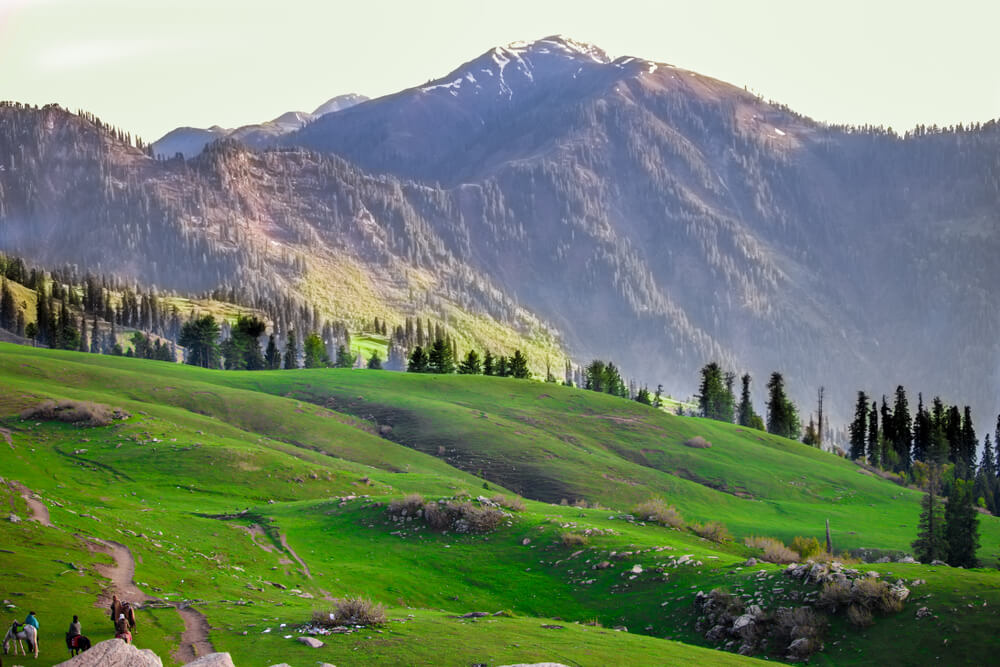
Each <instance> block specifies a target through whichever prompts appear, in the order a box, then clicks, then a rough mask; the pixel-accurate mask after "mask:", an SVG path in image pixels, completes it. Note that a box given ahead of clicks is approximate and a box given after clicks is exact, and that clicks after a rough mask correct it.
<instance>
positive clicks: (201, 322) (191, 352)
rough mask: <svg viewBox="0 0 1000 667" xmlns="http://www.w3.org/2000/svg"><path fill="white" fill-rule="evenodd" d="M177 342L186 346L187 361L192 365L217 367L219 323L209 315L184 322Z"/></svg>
mask: <svg viewBox="0 0 1000 667" xmlns="http://www.w3.org/2000/svg"><path fill="white" fill-rule="evenodd" d="M177 342H178V343H179V344H180V345H183V346H184V347H186V348H187V351H188V354H187V362H188V363H189V364H191V365H192V366H201V367H202V368H218V367H219V356H220V355H219V323H218V322H216V321H215V318H214V317H212V316H211V315H202V316H201V317H198V318H195V319H193V320H191V321H190V322H187V323H185V324H184V326H182V327H181V334H180V336H179V337H178V338H177Z"/></svg>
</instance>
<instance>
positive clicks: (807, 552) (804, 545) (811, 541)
mask: <svg viewBox="0 0 1000 667" xmlns="http://www.w3.org/2000/svg"><path fill="white" fill-rule="evenodd" d="M790 546H791V549H792V551H797V552H798V554H799V556H801V557H802V560H806V559H808V558H812V557H814V556H816V555H818V554H821V553H823V547H822V545H820V543H819V540H817V539H816V538H815V537H796V538H795V539H793V540H792V544H791V545H790Z"/></svg>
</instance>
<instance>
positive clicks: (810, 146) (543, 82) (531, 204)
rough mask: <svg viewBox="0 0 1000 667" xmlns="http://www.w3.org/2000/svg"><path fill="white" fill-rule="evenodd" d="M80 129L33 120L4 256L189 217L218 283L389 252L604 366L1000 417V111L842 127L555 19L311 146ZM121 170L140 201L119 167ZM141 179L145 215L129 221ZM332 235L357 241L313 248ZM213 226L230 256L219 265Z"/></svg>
mask: <svg viewBox="0 0 1000 667" xmlns="http://www.w3.org/2000/svg"><path fill="white" fill-rule="evenodd" d="M32 122H35V123H36V124H37V125H40V126H44V123H49V122H51V121H49V120H44V121H43V120H38V121H32ZM66 131H67V132H68V130H66ZM66 139H67V135H65V134H59V133H58V132H55V133H53V132H48V133H46V131H42V130H38V131H35V132H34V133H31V134H29V135H28V136H21V137H18V136H13V135H9V134H8V136H7V141H8V142H14V143H13V145H14V146H16V148H17V151H21V152H24V151H28V152H29V153H30V152H32V151H35V150H36V146H40V145H46V146H48V147H49V148H48V149H46V150H47V153H46V155H47V158H46V159H47V162H46V165H45V168H44V169H43V170H41V171H38V172H35V174H34V175H32V176H26V175H24V173H23V172H18V174H19V175H18V176H17V177H15V178H17V179H20V180H18V182H17V183H16V184H15V183H12V182H11V181H10V179H11V178H12V172H11V171H8V172H7V173H6V174H4V175H0V187H5V188H7V190H8V192H11V193H22V192H28V193H32V195H31V196H34V197H35V198H36V202H35V203H36V206H34V208H31V209H30V210H28V209H24V208H18V207H12V206H10V205H9V204H8V205H7V209H8V210H7V211H6V214H5V217H4V218H3V219H4V220H5V231H4V232H3V233H4V234H5V236H4V237H0V240H2V242H3V243H4V244H5V245H0V247H8V248H9V247H12V246H11V244H12V243H13V244H14V247H16V248H18V249H21V250H22V252H24V254H28V255H29V256H30V255H31V254H35V255H38V254H43V255H44V254H48V255H54V254H57V253H62V256H60V258H59V259H60V260H63V261H85V260H86V261H89V262H101V261H103V262H105V264H104V265H105V266H107V264H106V262H107V258H106V257H101V256H100V255H101V253H100V252H99V250H98V249H93V250H89V249H88V248H87V246H82V245H80V244H76V245H74V246H73V247H66V248H63V249H60V250H58V251H57V250H53V249H51V248H49V247H48V246H46V245H45V243H44V242H45V239H47V238H49V237H48V236H47V234H52V233H56V232H55V230H56V229H57V228H58V229H59V230H60V231H59V233H61V234H62V233H65V231H64V230H63V229H62V228H61V227H59V226H58V225H63V224H66V223H65V222H64V221H65V220H66V219H67V218H68V219H77V223H78V224H79V225H80V228H82V229H85V230H88V231H87V233H93V234H96V233H97V231H96V230H97V229H98V228H100V226H101V225H105V224H108V221H107V220H105V218H115V217H116V216H117V218H118V221H117V222H115V223H113V224H117V225H119V227H120V228H122V227H124V228H129V229H133V230H134V231H133V232H131V233H138V234H139V235H140V236H141V235H142V233H143V229H144V226H145V227H156V226H159V225H162V224H164V223H163V222H162V221H163V220H164V219H165V218H166V217H169V216H171V215H173V216H175V217H178V218H180V219H183V220H184V221H185V222H184V224H183V225H180V227H178V229H179V228H183V229H184V230H185V231H184V232H183V234H179V236H178V237H177V239H176V241H174V243H176V247H177V249H178V251H179V252H180V257H187V258H188V259H187V260H186V261H187V264H182V265H183V266H185V267H191V271H194V273H195V274H199V275H200V274H203V273H205V272H208V273H210V274H211V277H210V279H209V282H211V281H229V282H239V281H245V282H249V283H254V282H260V276H261V275H262V271H263V270H264V265H263V264H262V263H261V260H260V256H261V253H264V254H268V255H269V256H271V257H272V258H275V257H277V258H278V259H280V260H281V261H280V262H278V265H280V267H281V269H280V270H279V271H272V272H270V273H268V280H272V276H277V277H280V276H284V275H292V274H297V275H298V276H299V279H290V280H289V281H288V284H289V286H290V288H294V289H300V288H302V287H303V286H304V285H312V284H315V280H314V279H315V278H316V277H318V276H319V277H321V276H323V275H328V271H327V270H328V269H329V268H330V267H332V266H333V265H334V264H335V263H336V262H338V261H340V260H339V259H336V258H339V257H345V256H347V257H352V258H355V257H359V256H363V257H365V258H367V259H366V260H365V262H367V263H363V264H364V266H366V267H370V266H378V267H381V268H380V269H379V271H383V272H385V271H388V272H389V273H392V274H393V275H397V276H399V275H404V274H405V275H407V276H409V278H408V279H407V280H408V281H409V283H408V284H413V283H414V281H416V282H420V281H419V280H416V278H414V276H415V275H418V274H419V275H421V276H425V275H426V276H434V277H435V279H437V280H439V281H442V282H443V283H444V284H447V285H448V287H447V288H446V290H445V291H446V292H447V291H448V290H451V291H452V292H453V293H454V294H457V295H459V296H458V297H457V298H459V300H466V299H467V300H471V301H474V302H476V303H481V302H482V301H483V300H484V299H485V300H486V301H491V302H495V301H497V300H498V299H499V300H501V301H502V300H503V299H508V300H509V302H510V303H516V304H518V306H519V307H520V306H524V307H526V308H528V309H530V310H531V311H533V312H536V313H538V314H539V315H540V316H541V317H543V318H545V319H546V320H548V321H550V322H553V323H554V325H555V326H556V327H557V328H558V329H559V330H560V331H561V332H562V334H563V336H564V337H565V340H566V342H567V343H568V345H569V347H570V349H571V350H572V352H573V353H574V354H575V356H576V357H577V358H578V359H579V360H586V359H588V358H590V357H592V356H601V357H605V358H608V357H610V358H613V359H615V360H616V361H618V362H620V364H621V366H622V367H623V368H624V370H625V371H626V373H628V374H630V375H633V376H636V377H637V378H638V379H639V380H640V381H643V382H650V383H654V384H655V383H656V382H664V383H665V384H666V385H667V386H668V389H671V390H673V391H674V392H676V393H686V392H688V391H691V390H693V389H694V384H695V383H694V380H695V374H696V371H697V368H698V367H699V366H700V365H702V364H703V363H704V362H705V361H707V360H709V359H712V358H715V359H719V360H721V361H722V362H723V363H724V364H726V365H727V366H730V367H732V368H733V369H734V370H738V371H743V370H748V371H750V372H751V373H752V374H753V375H754V377H755V378H756V380H757V383H756V386H757V389H758V391H759V392H762V390H763V384H764V380H765V377H766V374H768V373H769V372H770V371H772V370H781V371H783V372H784V373H785V376H786V378H787V380H788V381H789V384H790V388H791V391H792V393H793V395H794V397H795V398H796V399H797V400H799V401H800V402H801V403H802V404H803V405H802V408H803V412H805V413H808V411H809V410H810V409H811V407H812V402H813V399H814V396H815V391H816V388H817V386H818V385H820V384H823V385H826V386H827V387H828V391H827V409H828V412H830V413H832V414H833V415H835V416H840V417H844V416H846V415H847V413H848V412H849V411H850V410H851V405H852V398H853V397H852V394H853V392H854V391H855V390H856V389H858V388H860V387H865V388H867V389H869V390H870V391H872V392H875V393H880V392H883V391H884V392H887V393H888V392H891V391H892V390H893V389H894V387H895V385H896V384H897V383H903V384H905V385H906V386H907V388H908V389H910V391H911V392H916V391H925V392H928V393H940V394H942V395H943V396H944V397H945V398H946V400H949V401H951V402H956V403H970V404H971V405H972V406H973V409H974V411H975V413H976V414H977V415H984V416H985V415H992V414H995V412H996V407H997V406H996V402H997V398H998V388H1000V374H998V370H997V369H998V367H1000V364H998V360H1000V343H998V342H997V339H996V337H993V336H989V335H984V334H985V332H990V331H996V330H997V328H998V327H1000V321H998V317H1000V316H998V314H997V313H998V312H1000V309H998V308H997V305H998V304H997V296H996V294H997V293H996V290H995V289H994V288H993V286H994V285H995V284H996V282H997V278H998V275H997V272H998V270H1000V269H998V265H997V263H996V262H995V261H993V258H994V257H996V256H997V253H998V251H1000V235H998V218H997V215H998V214H997V210H998V209H997V204H998V200H1000V196H998V193H1000V158H998V156H1000V126H998V125H997V124H996V123H995V122H990V123H986V124H981V125H979V124H977V125H975V126H971V127H961V128H952V129H949V130H941V129H938V128H918V129H917V130H916V131H914V132H912V133H909V134H907V135H906V136H905V137H902V136H898V135H896V134H894V133H891V132H888V131H885V130H882V129H879V128H844V127H833V126H826V125H822V124H819V123H816V122H813V121H811V120H809V119H808V118H804V117H802V116H800V115H798V114H795V113H794V112H792V111H791V110H789V109H787V108H785V107H782V106H781V105H777V104H772V103H768V102H765V101H763V100H761V99H759V98H758V97H756V96H754V95H752V94H750V93H748V92H746V91H745V90H743V89H740V88H736V87H734V86H731V85H729V84H726V83H723V82H720V81H717V80H714V79H711V78H709V77H705V76H702V75H699V74H697V73H694V72H689V71H685V70H683V69H680V68H676V67H673V66H670V65H667V64H663V63H656V62H651V61H648V60H643V59H638V58H631V57H622V58H611V57H610V56H608V55H606V54H605V53H603V52H602V51H601V50H600V49H598V48H596V47H592V46H589V45H584V44H580V43H577V42H574V41H572V40H569V39H566V38H562V37H551V38H546V39H542V40H539V41H537V42H533V43H529V44H513V45H511V46H509V47H506V48H497V49H492V50H490V51H488V52H486V53H484V54H483V55H481V56H480V57H478V58H476V59H473V60H471V61H470V62H468V63H466V64H464V65H462V66H461V67H459V68H457V69H456V70H455V71H453V72H451V73H450V74H448V75H447V76H445V77H442V78H441V79H438V80H435V81H431V82H429V83H427V84H424V85H422V86H418V87H415V88H411V89H408V90H404V91H401V92H399V93H396V94H394V95H389V96H386V97H383V98H379V99H376V100H372V101H369V102H366V103H364V104H360V105H355V106H352V107H350V108H347V109H343V110H340V111H336V112H333V113H329V114H326V115H324V116H322V117H321V118H319V119H317V120H314V121H312V122H310V123H308V124H306V125H305V126H304V127H302V128H301V129H300V130H298V131H295V132H291V133H287V134H282V135H281V136H280V137H278V138H277V139H276V140H275V141H276V142H277V143H280V144H282V146H284V148H283V149H278V150H267V151H263V152H251V151H248V150H246V149H243V148H240V147H239V146H237V145H227V146H220V147H217V148H216V149H215V150H213V151H209V152H208V153H206V154H205V155H202V156H199V158H197V159H195V160H189V161H188V162H186V163H185V162H180V161H176V162H170V163H164V164H159V165H156V164H155V163H153V162H152V161H148V160H145V159H143V158H142V156H139V155H135V156H126V155H125V154H122V155H123V156H124V157H122V156H119V157H115V158H114V159H111V158H109V157H107V155H105V154H103V153H102V154H101V155H103V157H98V156H96V155H95V156H93V159H91V160H90V163H91V166H92V167H97V169H96V173H95V172H94V171H92V170H91V171H88V170H87V169H85V168H84V167H83V165H82V164H81V163H80V161H79V160H77V159H76V157H77V151H75V150H69V149H67V148H66V147H65V144H64V143H61V142H65V141H66ZM60 146H61V147H62V148H59V149H58V150H57V149H56V147H60ZM303 148H304V149H307V150H308V151H311V152H307V151H304V150H303ZM15 152H16V151H15ZM317 152H318V153H324V154H327V156H328V157H320V156H319V155H317V154H316V153H317ZM115 155H117V154H115ZM119 158H120V159H119ZM12 159H13V158H12ZM345 160H347V161H345ZM133 163H134V164H133ZM71 165H73V166H71ZM97 165H101V166H99V167H98V166H97ZM115 165H117V166H115ZM354 165H358V166H360V169H359V168H358V167H356V166H354ZM116 168H117V169H119V173H118V175H117V176H116V179H117V180H119V181H121V182H122V183H126V184H128V185H127V186H126V187H125V189H126V191H127V192H128V193H129V194H126V195H121V194H119V193H117V192H116V191H115V190H114V189H113V188H112V189H110V190H109V188H108V187H107V186H106V185H100V183H101V180H102V178H103V176H102V175H101V174H102V173H105V172H102V170H105V171H108V172H111V173H114V172H115V169H116ZM55 173H58V174H60V175H64V176H69V175H71V176H72V178H71V180H70V181H69V182H70V183H76V184H78V185H80V188H82V190H81V189H80V188H77V187H70V188H65V187H63V186H60V188H59V190H60V192H53V193H52V197H51V198H41V197H39V193H40V192H41V191H43V190H44V189H45V187H47V186H45V185H44V184H43V185H39V184H38V179H42V181H43V182H44V180H45V178H47V176H43V174H49V175H51V174H55ZM376 174H377V175H376ZM84 184H89V185H87V186H86V187H84ZM70 192H86V195H82V194H81V195H80V196H81V197H82V198H83V199H84V200H85V201H86V202H87V207H81V208H77V209H73V208H69V209H67V208H66V207H67V206H68V205H69V204H70V201H69V200H68V198H69V197H71V195H70ZM139 192H141V193H143V194H141V195H140V194H138V193H139ZM95 193H103V194H101V195H99V196H97V197H96V200H97V201H94V199H95ZM154 193H155V194H154ZM12 196H13V200H14V201H16V200H17V199H18V198H19V197H21V196H22V195H21V194H13V195H12ZM123 196H124V198H125V199H129V198H130V197H133V198H135V201H132V202H131V205H134V206H137V207H138V214H137V217H136V216H132V215H131V214H130V215H128V216H124V215H122V214H119V213H115V212H114V211H116V210H118V209H120V208H121V206H122V199H123ZM81 210H93V211H96V216H97V217H96V218H95V217H94V214H88V216H83V214H82V213H80V211H81ZM166 211H170V213H167V212H166ZM56 218H58V220H59V223H58V225H57V224H56V223H55V222H54V220H55V219H56ZM95 220H96V221H97V222H98V223H99V224H98V225H95V224H93V223H94V221H95ZM140 221H141V222H140ZM76 228H77V226H76V225H70V229H71V230H73V229H76ZM72 233H74V232H71V235H72ZM314 234H318V235H319V238H323V239H324V241H323V243H324V244H326V245H327V246H328V247H329V253H328V254H326V255H324V256H325V257H327V258H329V259H327V260H324V261H316V260H315V258H313V257H311V255H312V248H314V247H316V244H315V243H314V240H315V239H316V238H317V237H315V236H314ZM112 235H113V234H112ZM324 235H325V236H324ZM248 239H258V240H262V241H263V242H262V243H259V244H254V243H252V242H249V241H248ZM289 239H294V240H295V245H296V251H295V253H298V254H294V253H289V252H287V251H288V245H287V244H288V241H289ZM15 241H16V243H15ZM122 243H123V245H122V246H121V247H122V248H123V249H124V250H126V251H127V252H128V253H131V254H130V255H129V256H130V257H134V258H135V261H136V265H135V267H133V268H134V270H135V271H136V272H137V273H142V274H144V275H147V276H149V278H150V279H151V280H154V281H156V282H158V283H162V284H168V283H170V284H176V283H179V282H190V281H191V280H192V274H191V272H190V271H188V270H187V269H185V271H184V275H182V276H177V275H174V274H176V273H178V272H177V271H176V270H175V269H174V268H173V267H172V266H171V263H172V262H176V261H177V260H176V259H173V258H171V259H170V260H166V258H164V259H162V260H160V261H157V262H155V263H152V262H150V261H149V259H150V258H152V257H154V256H155V253H154V250H153V249H152V248H150V247H143V246H142V244H141V243H139V244H136V243H135V242H133V241H131V240H130V241H124V240H123V241H122ZM205 244H208V245H216V246H220V247H221V246H224V247H225V252H218V253H214V254H212V255H211V258H212V259H211V261H209V262H207V263H205V262H203V261H201V255H200V253H201V252H202V251H201V250H200V248H201V247H202V246H204V245H205ZM220 244H221V245H220ZM279 248H284V249H285V252H284V254H282V252H281V251H280V250H278V249H279ZM29 251H30V252H29ZM275 261H277V260H275ZM303 261H305V263H306V264H307V265H308V266H309V268H308V270H303V268H302V267H303V264H302V262H303ZM402 266H406V267H408V268H407V269H406V270H404V269H402V268H399V267H402ZM393 267H396V268H393ZM407 271H409V273H407ZM305 275H308V276H309V277H310V278H308V279H305V280H303V279H301V278H302V276H305ZM459 275H468V276H475V279H474V280H472V281H471V284H473V285H481V287H475V288H474V289H471V290H470V288H469V285H470V281H468V280H464V279H462V278H458V276H459ZM405 282H406V280H402V279H401V280H400V281H399V283H400V284H403V283H405ZM407 289H408V288H405V287H404V288H403V289H402V290H401V291H400V292H399V293H400V294H405V295H406V296H405V297H403V298H404V299H405V298H408V297H409V295H408V292H407ZM470 291H471V292H472V294H470ZM352 294H354V296H353V297H349V298H358V299H364V298H365V297H364V292H363V291H361V292H359V291H355V292H353V293H352ZM485 294H490V295H493V296H490V297H488V298H487V297H484V296H483V295H485ZM477 295H478V296H477ZM498 295H504V296H503V298H501V297H500V296H498ZM345 298H348V297H345ZM477 300H478V301H477ZM761 398H762V396H761V394H758V402H760V399H761ZM985 418H986V417H983V419H985Z"/></svg>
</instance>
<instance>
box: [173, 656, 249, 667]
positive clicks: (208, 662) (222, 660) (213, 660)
mask: <svg viewBox="0 0 1000 667" xmlns="http://www.w3.org/2000/svg"><path fill="white" fill-rule="evenodd" d="M184 667H236V666H235V665H234V664H233V657H232V656H231V655H229V654H228V653H208V654H206V655H203V656H201V657H200V658H198V659H197V660H194V661H193V662H189V663H188V664H186V665H185V666H184Z"/></svg>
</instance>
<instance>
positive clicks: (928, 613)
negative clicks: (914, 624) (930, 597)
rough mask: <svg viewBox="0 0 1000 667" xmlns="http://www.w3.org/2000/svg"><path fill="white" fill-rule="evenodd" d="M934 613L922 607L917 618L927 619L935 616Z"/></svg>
mask: <svg viewBox="0 0 1000 667" xmlns="http://www.w3.org/2000/svg"><path fill="white" fill-rule="evenodd" d="M933 615H934V614H933V612H932V611H931V610H930V609H928V608H927V607H921V608H920V609H918V610H917V618H927V617H928V616H933Z"/></svg>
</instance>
